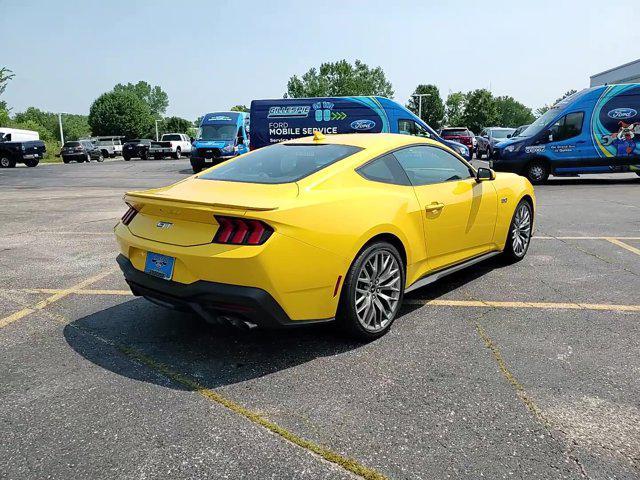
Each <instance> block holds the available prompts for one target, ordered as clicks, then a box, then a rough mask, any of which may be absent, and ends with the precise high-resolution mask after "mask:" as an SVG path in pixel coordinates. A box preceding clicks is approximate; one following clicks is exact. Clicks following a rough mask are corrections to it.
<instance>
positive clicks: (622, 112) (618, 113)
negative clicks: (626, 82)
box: [607, 108, 638, 119]
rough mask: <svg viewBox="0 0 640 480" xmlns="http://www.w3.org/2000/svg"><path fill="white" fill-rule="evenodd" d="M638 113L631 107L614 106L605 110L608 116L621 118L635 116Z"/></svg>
mask: <svg viewBox="0 0 640 480" xmlns="http://www.w3.org/2000/svg"><path fill="white" fill-rule="evenodd" d="M637 114H638V112H637V111H636V110H634V109H633V108H615V109H613V110H610V111H609V112H607V116H608V117H609V118H615V119H622V118H631V117H635V116H636V115H637Z"/></svg>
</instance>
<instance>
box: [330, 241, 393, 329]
mask: <svg viewBox="0 0 640 480" xmlns="http://www.w3.org/2000/svg"><path fill="white" fill-rule="evenodd" d="M404 283H405V272H404V263H403V262H402V258H401V257H400V254H399V253H398V250H397V249H396V247H394V246H393V245H391V244H390V243H387V242H376V243H374V244H372V245H369V246H368V247H367V248H365V249H364V250H363V251H361V252H360V253H359V254H358V256H357V257H356V259H355V260H354V262H353V264H352V265H351V268H350V269H349V272H348V273H347V276H346V278H345V284H344V287H343V289H342V297H341V301H340V309H339V321H340V322H341V324H342V326H343V327H344V328H345V329H346V330H347V331H348V332H349V333H350V334H351V335H353V336H355V337H356V338H358V339H359V340H364V341H370V340H375V339H376V338H379V337H381V336H382V335H384V334H385V333H387V331H388V330H389V328H391V325H392V324H393V321H394V320H395V318H396V315H397V314H398V310H399V309H400V305H401V303H402V296H403V293H404Z"/></svg>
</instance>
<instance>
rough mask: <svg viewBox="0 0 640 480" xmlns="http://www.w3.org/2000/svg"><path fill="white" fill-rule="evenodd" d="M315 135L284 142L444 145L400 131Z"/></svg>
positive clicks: (362, 146) (356, 144)
mask: <svg viewBox="0 0 640 480" xmlns="http://www.w3.org/2000/svg"><path fill="white" fill-rule="evenodd" d="M313 138H314V137H302V138H296V139H293V140H287V141H286V142H283V143H285V144H296V143H298V144H299V143H314V144H315V143H318V144H329V145H331V144H334V145H351V146H354V147H360V148H394V147H396V146H398V147H400V146H403V145H412V144H416V143H424V144H426V145H438V146H440V145H442V144H441V143H440V142H436V141H435V140H431V139H428V138H422V137H416V136H413V135H404V134H399V133H342V134H336V135H324V138H323V139H322V140H314V139H313Z"/></svg>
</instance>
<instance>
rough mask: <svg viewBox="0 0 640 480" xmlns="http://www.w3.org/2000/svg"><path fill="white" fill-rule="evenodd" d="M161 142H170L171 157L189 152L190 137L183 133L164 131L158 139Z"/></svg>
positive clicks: (176, 157)
mask: <svg viewBox="0 0 640 480" xmlns="http://www.w3.org/2000/svg"><path fill="white" fill-rule="evenodd" d="M160 141H161V142H169V143H170V144H171V152H172V154H173V158H175V159H178V158H180V157H181V156H182V155H190V154H191V138H190V137H189V135H185V134H184V133H165V134H164V135H162V138H161V139H160Z"/></svg>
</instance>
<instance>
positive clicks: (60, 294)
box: [0, 268, 117, 328]
mask: <svg viewBox="0 0 640 480" xmlns="http://www.w3.org/2000/svg"><path fill="white" fill-rule="evenodd" d="M116 270H117V268H110V269H109V270H106V271H104V272H102V273H99V274H98V275H94V276H93V277H90V278H87V279H86V280H83V281H82V282H80V283H77V284H75V285H73V286H71V287H69V288H66V289H63V290H58V291H55V292H54V293H53V295H51V296H50V297H47V298H45V299H44V300H42V301H40V302H38V303H36V304H34V305H32V306H31V307H27V308H23V309H22V310H19V311H17V312H15V313H12V314H11V315H9V316H7V317H4V318H0V328H4V327H6V326H7V325H10V324H11V323H13V322H16V321H18V320H20V319H21V318H24V317H26V316H27V315H29V314H31V313H34V312H37V311H38V310H42V309H43V308H45V307H46V306H48V305H51V304H52V303H54V302H57V301H58V300H61V299H63V298H65V297H67V296H69V295H71V294H72V293H76V292H77V291H78V290H80V289H82V288H84V287H87V286H89V285H91V284H92V283H95V282H97V281H98V280H101V279H103V278H104V277H106V276H107V275H110V274H112V273H113V272H115V271H116Z"/></svg>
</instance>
